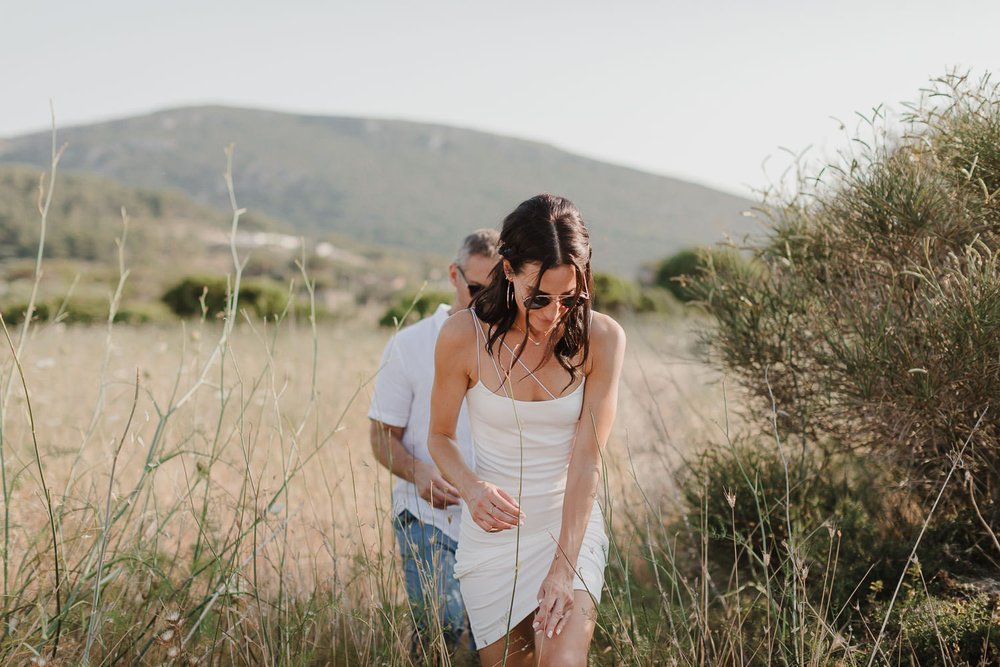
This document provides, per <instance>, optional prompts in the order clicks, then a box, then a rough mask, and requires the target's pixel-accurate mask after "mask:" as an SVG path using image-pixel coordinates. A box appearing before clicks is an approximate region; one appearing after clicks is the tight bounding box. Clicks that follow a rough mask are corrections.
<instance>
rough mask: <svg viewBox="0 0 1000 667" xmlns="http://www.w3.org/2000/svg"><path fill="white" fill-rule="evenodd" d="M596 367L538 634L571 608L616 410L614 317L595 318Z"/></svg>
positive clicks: (618, 362) (621, 340)
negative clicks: (577, 573) (578, 562)
mask: <svg viewBox="0 0 1000 667" xmlns="http://www.w3.org/2000/svg"><path fill="white" fill-rule="evenodd" d="M591 358H592V368H591V371H590V373H589V374H588V375H587V385H586V387H585V389H584V398H583V409H582V410H581V412H580V423H579V425H578V427H577V433H576V439H575V441H574V443H573V453H572V454H571V456H570V461H569V471H568V473H567V479H566V495H565V496H564V499H563V511H562V529H561V530H560V533H559V542H558V547H557V549H556V555H555V558H554V560H553V561H552V565H551V566H550V567H549V574H548V576H547V577H546V579H545V582H544V583H543V584H542V588H541V590H540V591H539V610H538V616H537V617H536V619H535V627H536V629H537V630H539V631H541V632H544V633H545V634H547V635H548V636H552V633H553V632H556V633H558V632H559V631H561V628H562V624H563V618H564V617H565V615H566V614H567V613H568V612H569V610H570V608H571V607H572V604H573V577H574V575H575V573H576V563H577V558H578V557H579V555H580V548H581V546H582V545H583V537H584V534H585V533H586V532H587V524H588V522H589V521H590V514H591V511H592V510H593V507H594V499H595V498H596V497H597V490H598V488H599V486H600V481H601V457H602V450H603V448H604V445H605V443H607V441H608V437H609V436H610V435H611V427H612V425H613V424H614V421H615V414H616V412H617V409H618V383H619V379H620V377H621V370H622V365H623V363H624V359H625V332H624V331H623V330H622V328H621V326H619V324H618V323H617V322H615V321H614V320H613V319H611V318H610V317H607V316H606V315H601V314H597V313H595V315H594V322H593V325H592V329H591Z"/></svg>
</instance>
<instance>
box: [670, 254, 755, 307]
mask: <svg viewBox="0 0 1000 667" xmlns="http://www.w3.org/2000/svg"><path fill="white" fill-rule="evenodd" d="M709 265H716V266H718V265H722V266H731V267H732V268H734V269H735V268H737V267H742V266H744V265H747V260H746V259H745V258H744V257H742V256H741V255H740V254H739V253H738V252H736V251H735V250H732V249H730V248H686V249H684V250H680V251H678V252H676V253H674V254H673V255H670V256H669V257H667V258H665V259H663V260H661V261H660V262H659V263H657V264H655V265H654V266H653V267H652V280H651V282H652V284H653V285H655V286H656V287H659V288H661V289H664V290H667V291H668V292H670V293H671V294H672V295H673V296H674V298H675V299H677V300H678V301H680V302H682V303H686V302H688V301H694V300H695V299H698V298H699V296H700V294H699V291H698V290H697V289H695V288H694V287H693V284H694V283H696V282H697V280H698V278H699V276H701V274H702V273H704V272H705V271H706V269H707V267H708V266H709Z"/></svg>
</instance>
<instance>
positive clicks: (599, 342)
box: [590, 311, 625, 350]
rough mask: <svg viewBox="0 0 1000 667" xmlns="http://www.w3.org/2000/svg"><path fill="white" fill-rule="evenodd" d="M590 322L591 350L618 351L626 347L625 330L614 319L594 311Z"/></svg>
mask: <svg viewBox="0 0 1000 667" xmlns="http://www.w3.org/2000/svg"><path fill="white" fill-rule="evenodd" d="M593 313H594V316H593V319H592V320H591V321H590V347H591V349H594V348H597V349H606V350H616V349H617V348H619V347H624V346H625V329H623V328H622V325H620V324H618V322H616V321H615V319H614V318H613V317H611V316H610V315H605V314H604V313H599V312H597V311H593Z"/></svg>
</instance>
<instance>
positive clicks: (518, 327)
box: [514, 322, 544, 347]
mask: <svg viewBox="0 0 1000 667" xmlns="http://www.w3.org/2000/svg"><path fill="white" fill-rule="evenodd" d="M514 328H515V329H517V330H518V331H520V332H521V333H523V334H524V335H525V336H527V338H528V340H530V341H531V342H532V343H534V344H535V347H538V346H539V345H541V344H542V343H543V342H544V341H543V340H535V339H534V338H532V337H531V334H529V333H528V332H527V331H525V330H524V329H522V328H521V327H520V326H518V324H517V322H515V323H514Z"/></svg>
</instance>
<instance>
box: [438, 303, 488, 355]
mask: <svg viewBox="0 0 1000 667" xmlns="http://www.w3.org/2000/svg"><path fill="white" fill-rule="evenodd" d="M477 326H479V320H477V319H476V318H475V317H474V316H473V314H472V311H471V310H468V309H466V310H460V311H458V312H457V313H454V314H453V315H451V316H450V317H449V318H448V319H447V320H445V321H444V324H442V325H441V331H440V332H438V346H439V347H440V346H442V345H446V346H448V347H449V348H451V349H453V350H461V349H463V348H465V347H470V348H471V347H472V346H473V345H475V340H476V327H477Z"/></svg>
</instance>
